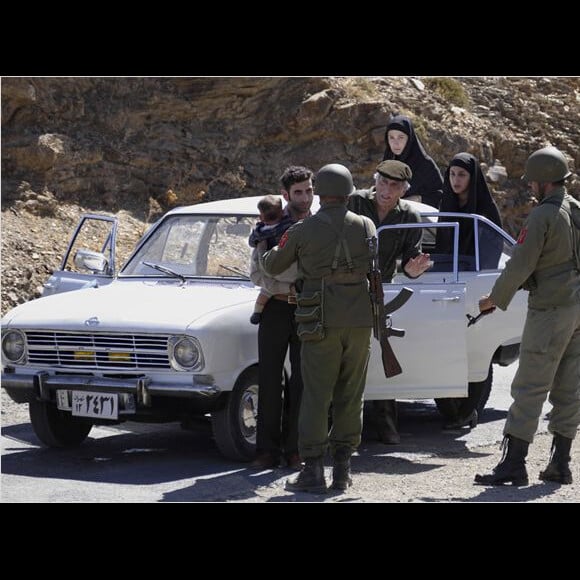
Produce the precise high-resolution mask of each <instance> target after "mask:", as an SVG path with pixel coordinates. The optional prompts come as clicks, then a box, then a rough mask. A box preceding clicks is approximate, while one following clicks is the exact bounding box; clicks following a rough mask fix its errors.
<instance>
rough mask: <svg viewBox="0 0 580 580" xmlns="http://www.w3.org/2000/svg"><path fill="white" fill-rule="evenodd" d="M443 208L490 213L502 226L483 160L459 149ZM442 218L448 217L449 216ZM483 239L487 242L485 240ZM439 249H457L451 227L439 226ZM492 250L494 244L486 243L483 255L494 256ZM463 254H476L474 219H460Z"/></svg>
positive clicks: (441, 251) (443, 251) (440, 251)
mask: <svg viewBox="0 0 580 580" xmlns="http://www.w3.org/2000/svg"><path fill="white" fill-rule="evenodd" d="M439 210H440V211H447V212H460V213H475V214H478V215H482V216H484V217H486V218H487V219H489V220H490V221H492V222H493V223H494V224H496V225H498V226H499V227H500V228H501V227H502V225H501V218H500V215H499V210H498V209H497V205H496V204H495V201H494V200H493V197H492V196H491V193H490V192H489V189H488V187H487V183H486V181H485V178H484V176H483V173H482V172H481V167H480V166H479V161H478V160H477V159H476V158H475V157H474V156H473V155H471V154H470V153H458V154H457V155H455V157H453V159H452V160H451V163H449V166H448V167H447V170H446V171H445V180H444V182H443V198H442V200H441V206H440V208H439ZM441 219H442V220H444V221H447V219H446V218H441ZM484 231H485V230H484ZM481 243H482V244H483V241H482V242H481ZM435 253H438V254H452V253H453V231H452V230H451V229H449V228H439V229H438V230H437V242H436V246H435ZM492 253H493V252H492V248H489V247H486V248H483V247H482V251H481V252H480V257H482V256H485V255H488V256H491V254H492ZM459 254H460V255H466V256H473V255H475V235H474V231H473V220H472V219H460V220H459ZM497 258H499V256H497ZM481 267H482V268H485V267H497V260H496V263H495V265H493V266H486V265H485V264H482V265H481Z"/></svg>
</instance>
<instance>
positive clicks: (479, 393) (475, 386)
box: [435, 365, 493, 421]
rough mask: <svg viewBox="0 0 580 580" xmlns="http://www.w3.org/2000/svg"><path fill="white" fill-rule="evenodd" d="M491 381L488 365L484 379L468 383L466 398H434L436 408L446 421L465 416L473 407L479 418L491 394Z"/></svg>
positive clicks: (491, 375) (491, 370) (490, 366)
mask: <svg viewBox="0 0 580 580" xmlns="http://www.w3.org/2000/svg"><path fill="white" fill-rule="evenodd" d="M492 382H493V367H492V365H489V372H488V374H487V378H486V379H485V380H484V381H478V382H476V383H469V390H468V396H467V397H466V398H459V397H457V398H449V399H435V404H436V405H437V409H438V410H439V412H440V413H441V415H443V417H444V418H445V420H446V421H453V420H455V419H457V418H458V417H467V416H469V415H470V414H471V413H472V412H473V409H476V410H477V414H478V415H479V417H480V418H481V417H482V415H483V412H484V410H485V405H486V404H487V401H488V399H489V395H490V394H491V385H492Z"/></svg>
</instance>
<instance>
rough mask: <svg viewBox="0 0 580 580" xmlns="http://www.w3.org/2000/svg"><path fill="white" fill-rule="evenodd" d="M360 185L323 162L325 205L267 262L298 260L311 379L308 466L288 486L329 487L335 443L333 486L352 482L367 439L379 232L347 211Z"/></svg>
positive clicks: (305, 427)
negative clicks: (373, 248)
mask: <svg viewBox="0 0 580 580" xmlns="http://www.w3.org/2000/svg"><path fill="white" fill-rule="evenodd" d="M353 189H354V187H353V182H352V175H351V173H350V171H349V170H348V169H347V168H346V167H345V166H344V165H340V164H338V163H332V164H330V165H325V166H324V167H322V168H321V169H320V170H319V171H318V174H317V175H316V181H315V193H316V194H317V195H319V196H320V206H321V207H320V210H319V211H318V213H317V214H316V215H314V216H312V217H309V218H306V219H305V220H303V221H301V222H298V223H297V224H295V225H293V226H292V227H291V228H290V229H288V230H287V231H286V233H285V234H284V235H283V236H282V238H281V239H280V242H279V244H278V246H276V247H275V248H272V249H271V250H270V251H269V252H267V253H266V254H265V255H264V256H263V258H262V262H261V263H262V266H263V268H264V270H265V271H266V272H267V273H268V274H270V275H277V274H279V273H280V272H282V271H283V270H285V269H286V268H288V267H289V266H290V265H291V264H293V263H294V262H297V264H298V279H297V281H296V288H297V291H298V292H297V296H296V299H297V307H296V312H295V314H294V316H295V318H296V322H297V323H298V336H299V337H300V340H301V341H302V346H301V351H300V356H301V366H302V378H303V381H304V391H303V394H302V402H301V405H300V414H299V418H298V446H299V449H300V456H301V457H302V458H303V459H304V461H305V464H306V465H305V467H304V469H303V470H302V471H301V472H300V474H299V475H298V477H297V478H296V480H295V481H292V482H289V483H288V484H287V486H286V489H289V490H291V491H308V492H314V493H323V492H325V491H326V481H325V478H324V463H323V462H324V455H325V453H326V450H327V447H328V446H329V445H330V452H331V455H332V457H333V460H334V468H333V481H332V487H333V488H334V489H337V490H345V489H346V488H347V487H349V486H350V485H351V484H352V480H351V477H350V457H351V455H352V453H353V451H354V450H355V449H356V448H357V447H358V445H359V443H360V440H361V431H362V408H363V392H364V387H365V382H366V374H367V365H368V360H369V356H370V349H371V347H370V338H371V328H372V325H373V316H372V309H371V301H370V296H369V292H368V279H367V274H368V272H369V267H370V260H369V258H370V249H369V245H368V238H370V237H372V236H375V235H376V228H375V225H374V224H373V222H372V221H371V220H370V219H369V218H367V217H363V216H358V215H356V214H354V213H352V212H350V211H348V210H347V208H346V200H347V196H348V195H349V194H350V193H352V191H353ZM331 405H332V428H331V430H330V434H329V433H328V413H329V410H330V408H331Z"/></svg>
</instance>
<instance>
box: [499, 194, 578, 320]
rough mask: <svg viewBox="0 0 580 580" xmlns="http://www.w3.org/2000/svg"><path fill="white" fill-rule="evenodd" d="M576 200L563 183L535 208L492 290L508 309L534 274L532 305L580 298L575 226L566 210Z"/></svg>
mask: <svg viewBox="0 0 580 580" xmlns="http://www.w3.org/2000/svg"><path fill="white" fill-rule="evenodd" d="M548 200H550V201H548ZM574 203H575V204H577V203H578V202H576V201H575V200H574V199H573V198H572V197H570V196H569V195H568V194H567V193H566V189H565V188H564V187H559V188H557V189H555V190H554V191H553V192H552V194H551V195H550V196H549V197H547V198H546V199H544V200H542V202H541V203H540V205H538V206H537V207H535V208H534V209H533V210H532V212H531V213H530V215H529V216H528V218H527V220H526V222H525V223H524V226H523V228H522V230H521V232H520V235H519V237H518V244H517V246H516V247H515V248H514V252H513V254H512V257H511V259H510V260H509V261H508V263H507V264H506V267H505V269H504V271H503V272H502V273H501V275H500V276H499V278H498V279H497V281H496V283H495V284H494V287H493V290H492V291H491V294H490V297H491V299H492V300H493V302H494V303H495V304H496V305H497V306H498V307H499V308H501V309H502V310H505V309H506V308H507V307H508V305H509V303H510V302H511V300H512V298H513V297H514V294H515V293H516V292H517V290H518V289H519V288H520V287H521V286H522V284H524V282H526V281H527V280H528V279H529V278H530V276H532V275H533V278H532V282H531V285H532V287H534V289H531V290H530V295H529V298H528V306H529V307H530V308H552V307H555V306H565V305H570V304H574V303H577V302H579V301H580V273H579V272H578V270H577V269H576V264H575V260H574V250H573V235H572V227H574V226H573V224H572V223H571V220H570V215H569V213H568V212H567V211H565V209H568V211H569V210H570V205H571V204H574ZM560 206H562V207H563V208H565V209H561V208H560Z"/></svg>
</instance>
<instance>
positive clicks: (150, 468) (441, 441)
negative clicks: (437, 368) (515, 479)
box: [1, 364, 570, 503]
mask: <svg viewBox="0 0 580 580" xmlns="http://www.w3.org/2000/svg"><path fill="white" fill-rule="evenodd" d="M516 368H517V365H515V364H514V365H512V366H510V367H507V368H500V367H495V368H494V371H495V374H494V388H493V390H492V395H491V397H490V401H489V403H488V407H489V410H488V411H487V414H486V416H485V417H484V419H483V421H482V422H481V423H480V424H479V425H478V427H477V428H476V429H474V430H472V431H468V430H463V431H460V432H459V431H458V432H456V433H445V432H442V431H441V418H440V416H439V414H438V413H437V411H436V409H435V407H434V404H433V403H432V402H414V403H411V402H404V403H402V404H401V413H400V415H401V419H400V421H401V436H402V442H401V445H398V446H384V445H382V444H380V443H378V442H375V441H372V440H371V439H370V438H365V439H364V440H363V443H362V445H361V448H360V450H359V455H358V457H355V458H353V470H355V471H356V472H357V473H358V474H359V475H358V477H360V478H361V482H362V483H361V486H360V487H361V488H362V489H363V493H362V495H361V494H360V493H359V494H358V495H355V496H352V497H351V498H350V499H352V500H353V501H399V500H400V495H391V496H389V495H384V494H382V492H381V493H379V492H378V491H377V490H378V485H379V484H378V482H374V480H373V479H372V478H373V475H374V476H376V477H378V476H381V477H382V478H383V479H384V478H385V477H387V478H388V477H389V476H390V475H393V474H394V475H397V476H401V478H402V479H401V481H400V482H399V484H400V485H401V486H402V488H401V489H402V491H401V493H403V494H404V493H406V492H405V489H408V487H409V484H408V483H405V480H404V477H405V476H407V475H413V474H417V475H419V474H421V473H423V472H426V471H427V470H430V469H434V468H435V467H441V465H443V463H444V462H453V461H455V462H458V464H462V465H465V461H464V460H462V458H464V457H467V458H469V457H474V458H476V457H481V456H485V457H488V456H489V454H490V453H494V454H495V453H498V451H497V447H494V448H493V449H487V450H486V453H485V454H482V453H481V452H480V451H478V449H479V448H481V447H485V446H489V445H491V444H495V443H497V442H499V441H500V440H501V438H502V435H501V429H502V427H503V422H504V418H505V414H506V410H507V408H508V406H509V404H510V401H511V399H510V397H509V384H510V382H511V379H512V376H513V373H514V372H515V370H516ZM545 430H546V425H545V421H542V423H541V426H540V431H541V432H542V431H544V432H545ZM433 458H436V459H437V461H438V463H437V465H436V466H435V467H434V466H433V465H434V464H433V461H432V459H433ZM386 459H387V460H388V461H387V462H386ZM488 463H489V462H488ZM427 464H428V465H427ZM390 470H392V471H393V474H391V473H390ZM327 471H328V472H329V471H330V468H327ZM441 473H442V474H443V473H444V472H441ZM377 474H378V475H377ZM289 475H291V472H290V471H288V470H286V469H278V470H274V471H272V470H267V471H264V472H255V471H252V470H250V469H248V468H247V466H246V465H245V464H240V463H235V462H232V461H229V460H227V459H224V458H223V457H222V456H221V455H220V454H219V453H218V451H217V449H216V447H215V445H214V443H213V441H212V439H211V429H210V428H209V424H208V425H204V424H201V425H200V426H199V428H197V429H196V431H194V432H190V431H183V430H181V429H180V428H179V426H178V425H177V424H170V425H162V426H159V425H141V424H137V423H125V424H123V425H120V426H116V427H96V428H93V430H92V431H91V436H90V438H89V439H88V440H87V442H85V443H84V444H83V445H82V446H81V447H80V448H77V449H74V450H56V449H46V448H43V447H41V446H39V444H38V442H37V440H36V437H35V435H34V433H33V431H32V428H31V427H30V425H29V424H28V423H21V424H13V425H6V426H4V427H3V428H2V480H1V483H2V489H1V499H2V501H3V502H51V503H52V502H159V501H169V502H181V501H199V502H204V501H238V502H239V501H254V502H259V501H296V500H297V499H298V501H312V500H316V501H318V500H319V498H317V497H312V496H309V497H305V498H302V497H298V498H297V497H296V496H295V495H293V494H288V493H287V492H285V491H284V488H283V484H284V481H285V480H286V479H287V477H288V476H289ZM366 477H368V478H369V479H368V482H367V483H365V481H366V480H365V478H366ZM469 477H470V479H471V481H472V476H471V474H469ZM397 481H398V480H397ZM393 482H395V480H394V479H393ZM381 485H384V482H383V483H381ZM396 485H397V483H396V482H395V488H396ZM443 486H444V484H443ZM565 487H570V486H565ZM365 489H368V490H370V491H369V494H368V497H365V492H364V490H365ZM480 489H481V488H480ZM393 493H395V492H393ZM422 493H423V496H418V497H415V496H413V495H412V494H411V495H410V496H409V497H408V498H407V499H406V500H405V501H415V500H419V501H422V500H423V501H424V500H425V499H424V498H425V492H422ZM437 493H438V492H437ZM437 493H435V492H433V493H431V492H430V493H429V494H427V495H428V496H429V497H433V498H439V499H443V500H449V499H450V500H451V501H453V496H451V498H450V497H449V496H445V495H438V494H437ZM302 495H307V494H302ZM320 499H324V500H325V501H327V500H328V498H327V497H325V498H320ZM347 499H348V498H347V497H345V498H344V500H347ZM492 499H493V498H492ZM335 500H336V498H335ZM500 501H501V500H500Z"/></svg>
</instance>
